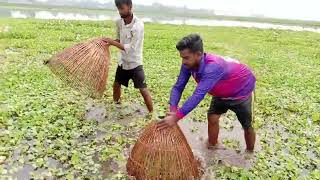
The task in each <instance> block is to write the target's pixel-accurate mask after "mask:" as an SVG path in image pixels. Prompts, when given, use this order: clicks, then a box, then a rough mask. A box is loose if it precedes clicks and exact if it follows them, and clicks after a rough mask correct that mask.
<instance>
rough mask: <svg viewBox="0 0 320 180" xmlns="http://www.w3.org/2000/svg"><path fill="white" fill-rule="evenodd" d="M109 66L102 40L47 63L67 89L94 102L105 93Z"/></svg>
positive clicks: (59, 55)
mask: <svg viewBox="0 0 320 180" xmlns="http://www.w3.org/2000/svg"><path fill="white" fill-rule="evenodd" d="M109 63H110V52H109V46H108V44H107V43H106V42H104V41H103V40H102V38H99V39H93V40H89V41H86V42H82V43H79V44H76V45H74V46H72V47H69V48H66V49H64V50H63V51H61V52H60V53H58V54H56V55H54V56H53V57H52V58H51V59H50V60H49V61H47V62H46V64H47V65H48V66H49V68H50V69H51V71H52V72H53V73H54V74H55V75H56V76H58V77H59V78H60V79H61V80H62V81H63V82H65V83H66V84H67V85H70V86H72V87H74V88H75V89H78V90H80V92H82V93H84V94H86V95H89V96H93V97H96V98H100V97H102V95H103V93H104V91H105V89H106V82H107V78H108V71H109Z"/></svg>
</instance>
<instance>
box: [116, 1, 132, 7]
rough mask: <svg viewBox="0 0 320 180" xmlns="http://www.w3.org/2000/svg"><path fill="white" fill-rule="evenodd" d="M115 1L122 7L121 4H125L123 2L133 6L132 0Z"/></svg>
mask: <svg viewBox="0 0 320 180" xmlns="http://www.w3.org/2000/svg"><path fill="white" fill-rule="evenodd" d="M114 3H115V4H116V6H117V7H121V5H123V4H126V5H128V6H132V1H131V0H115V1H114Z"/></svg>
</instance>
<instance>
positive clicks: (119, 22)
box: [115, 18, 122, 26]
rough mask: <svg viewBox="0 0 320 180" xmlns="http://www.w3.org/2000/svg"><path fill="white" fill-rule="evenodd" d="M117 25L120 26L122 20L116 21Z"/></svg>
mask: <svg viewBox="0 0 320 180" xmlns="http://www.w3.org/2000/svg"><path fill="white" fill-rule="evenodd" d="M115 23H116V25H117V26H120V25H121V23H122V19H121V18H119V19H116V21H115Z"/></svg>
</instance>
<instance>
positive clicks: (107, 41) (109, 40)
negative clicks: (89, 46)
mask: <svg viewBox="0 0 320 180" xmlns="http://www.w3.org/2000/svg"><path fill="white" fill-rule="evenodd" d="M102 40H103V41H104V42H106V43H108V44H110V45H114V40H113V39H111V38H103V39H102Z"/></svg>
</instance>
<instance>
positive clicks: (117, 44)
mask: <svg viewBox="0 0 320 180" xmlns="http://www.w3.org/2000/svg"><path fill="white" fill-rule="evenodd" d="M110 44H111V45H113V46H115V47H117V48H119V49H121V50H124V46H123V44H121V43H120V40H119V39H116V40H114V41H112V42H110Z"/></svg>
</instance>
